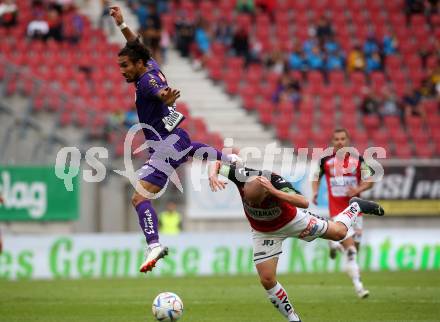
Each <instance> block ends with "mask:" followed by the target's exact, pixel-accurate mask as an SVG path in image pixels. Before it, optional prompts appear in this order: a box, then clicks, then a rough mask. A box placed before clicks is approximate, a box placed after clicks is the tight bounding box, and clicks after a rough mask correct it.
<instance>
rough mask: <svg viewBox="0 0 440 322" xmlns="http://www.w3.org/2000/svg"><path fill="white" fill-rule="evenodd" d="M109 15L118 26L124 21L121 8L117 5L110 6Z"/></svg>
mask: <svg viewBox="0 0 440 322" xmlns="http://www.w3.org/2000/svg"><path fill="white" fill-rule="evenodd" d="M110 16H112V17H113V19H114V20H115V22H116V24H117V25H118V26H119V25H120V24H122V23H123V22H124V17H123V16H122V11H121V8H119V7H118V6H111V7H110Z"/></svg>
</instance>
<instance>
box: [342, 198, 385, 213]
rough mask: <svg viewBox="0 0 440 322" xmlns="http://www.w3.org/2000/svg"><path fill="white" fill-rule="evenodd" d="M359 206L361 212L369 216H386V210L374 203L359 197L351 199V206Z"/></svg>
mask: <svg viewBox="0 0 440 322" xmlns="http://www.w3.org/2000/svg"><path fill="white" fill-rule="evenodd" d="M353 204H358V205H359V208H360V209H361V212H362V213H364V214H367V215H375V216H383V215H385V210H383V208H382V207H381V206H380V205H379V204H378V203H377V202H374V201H371V200H365V199H362V198H359V197H353V198H351V199H350V205H353Z"/></svg>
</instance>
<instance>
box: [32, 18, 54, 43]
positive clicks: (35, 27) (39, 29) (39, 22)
mask: <svg viewBox="0 0 440 322" xmlns="http://www.w3.org/2000/svg"><path fill="white" fill-rule="evenodd" d="M48 33H49V24H48V23H47V21H46V20H45V19H44V17H43V16H36V17H34V19H33V20H32V21H31V22H30V23H29V24H28V26H27V36H28V37H29V38H31V39H37V40H43V39H46V37H47V35H48Z"/></svg>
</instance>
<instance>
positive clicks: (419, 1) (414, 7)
mask: <svg viewBox="0 0 440 322" xmlns="http://www.w3.org/2000/svg"><path fill="white" fill-rule="evenodd" d="M424 2H425V1H424V0H405V16H406V25H407V26H409V25H410V24H411V17H412V15H414V14H422V13H423V12H424V11H425V4H424Z"/></svg>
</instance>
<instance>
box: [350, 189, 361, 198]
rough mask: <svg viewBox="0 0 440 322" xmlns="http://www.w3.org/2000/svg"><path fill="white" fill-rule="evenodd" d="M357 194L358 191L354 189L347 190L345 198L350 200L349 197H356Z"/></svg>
mask: <svg viewBox="0 0 440 322" xmlns="http://www.w3.org/2000/svg"><path fill="white" fill-rule="evenodd" d="M358 194H359V191H358V190H357V189H356V188H354V187H351V188H348V190H347V197H350V198H351V197H354V196H357V195H358Z"/></svg>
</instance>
